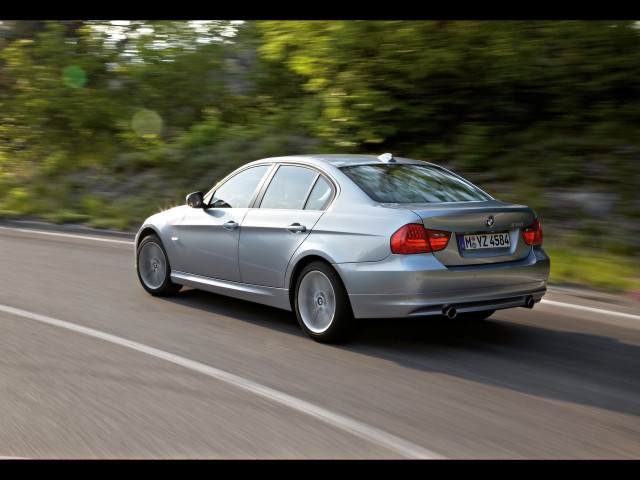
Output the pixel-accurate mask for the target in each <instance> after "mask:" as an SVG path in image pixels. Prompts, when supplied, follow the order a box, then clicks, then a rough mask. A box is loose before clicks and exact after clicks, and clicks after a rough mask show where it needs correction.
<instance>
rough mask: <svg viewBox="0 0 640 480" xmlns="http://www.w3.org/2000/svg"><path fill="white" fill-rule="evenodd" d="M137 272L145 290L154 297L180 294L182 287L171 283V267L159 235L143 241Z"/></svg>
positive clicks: (140, 247)
mask: <svg viewBox="0 0 640 480" xmlns="http://www.w3.org/2000/svg"><path fill="white" fill-rule="evenodd" d="M136 271H137V272H138V279H139V280H140V283H141V284H142V286H143V287H144V289H145V290H146V291H147V292H149V293H150V294H151V295H154V296H162V297H164V296H170V295H174V294H176V293H178V291H179V290H180V289H181V288H182V285H178V284H175V283H173V282H172V281H171V266H170V265H169V258H168V257H167V252H166V251H165V249H164V245H163V244H162V241H161V240H160V238H158V236H157V235H155V234H151V235H148V236H146V237H144V238H143V239H142V241H141V242H140V245H139V246H138V250H137V252H136Z"/></svg>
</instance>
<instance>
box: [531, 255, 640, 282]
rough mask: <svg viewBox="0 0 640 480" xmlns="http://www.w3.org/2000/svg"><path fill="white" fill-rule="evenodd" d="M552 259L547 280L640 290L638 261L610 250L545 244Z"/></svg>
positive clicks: (639, 266)
mask: <svg viewBox="0 0 640 480" xmlns="http://www.w3.org/2000/svg"><path fill="white" fill-rule="evenodd" d="M544 250H545V252H546V253H547V255H549V257H550V258H551V274H550V277H549V283H551V284H557V285H558V284H565V285H576V286H584V287H591V288H596V289H598V290H604V291H607V292H610V293H624V292H627V291H630V290H640V261H638V260H637V259H632V258H629V257H628V256H623V255H616V254H613V253H606V252H596V251H588V250H584V254H583V255H576V254H575V253H574V252H573V251H571V250H569V249H566V248H556V247H544Z"/></svg>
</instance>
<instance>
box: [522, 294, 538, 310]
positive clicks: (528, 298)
mask: <svg viewBox="0 0 640 480" xmlns="http://www.w3.org/2000/svg"><path fill="white" fill-rule="evenodd" d="M535 304H536V301H535V300H534V299H533V297H532V296H531V295H527V296H526V297H524V306H525V307H526V308H529V309H531V308H533V306H534V305H535Z"/></svg>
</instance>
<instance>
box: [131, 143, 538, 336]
mask: <svg viewBox="0 0 640 480" xmlns="http://www.w3.org/2000/svg"><path fill="white" fill-rule="evenodd" d="M135 265H136V270H137V273H138V278H139V280H140V283H141V284H142V287H143V288H144V289H145V290H146V291H147V292H149V293H150V294H151V295H158V296H162V295H172V294H176V293H177V292H178V291H179V290H180V289H181V288H182V287H183V286H187V287H192V288H197V289H201V290H205V291H209V292H214V293H217V294H222V295H228V296H232V297H236V298H240V299H243V300H247V301H251V302H257V303H260V304H264V305H269V306H273V307H277V308H281V309H284V310H289V311H292V312H295V315H296V317H297V320H298V322H299V324H300V327H301V328H302V330H303V331H304V332H305V333H306V335H308V336H309V337H311V338H312V339H314V340H316V341H318V342H342V341H345V340H347V339H349V338H350V337H351V336H352V335H353V334H354V333H355V331H356V324H357V323H356V322H358V321H362V320H361V319H370V318H408V317H416V316H420V317H428V316H433V315H440V316H442V315H444V316H445V317H448V318H451V319H453V318H455V317H456V316H459V317H462V318H469V319H485V318H487V317H488V316H490V315H491V314H493V313H494V311H495V310H498V309H506V308H513V307H526V308H532V307H533V306H534V304H535V303H536V302H539V301H540V299H541V298H542V296H543V295H544V294H545V292H546V288H547V280H548V277H549V268H550V260H549V258H548V257H547V255H546V254H545V252H544V250H543V249H542V228H541V226H540V220H539V219H538V218H537V216H536V214H535V212H534V211H533V210H532V209H531V208H529V207H527V206H523V205H516V204H511V203H504V202H501V201H499V200H496V199H494V198H492V197H491V196H490V195H489V194H487V193H486V192H484V191H482V190H481V189H480V188H478V187H476V186H475V185H473V184H472V183H470V182H469V181H467V180H465V179H463V178H461V177H460V176H458V175H456V174H454V173H453V172H451V171H449V170H447V169H445V168H442V167H440V166H438V165H434V164H432V163H427V162H424V161H419V160H411V159H406V158H395V157H394V156H393V155H391V154H383V155H380V156H379V157H376V156H367V155H300V156H284V157H277V158H267V159H263V160H257V161H254V162H251V163H249V164H247V165H244V166H242V167H240V168H238V169H237V170H236V171H234V172H233V173H231V174H230V175H228V176H227V177H226V178H224V179H223V180H222V181H220V182H219V183H218V184H216V185H215V186H213V188H211V190H210V191H209V192H207V193H202V192H194V193H191V194H189V195H188V196H187V198H186V205H183V206H178V207H174V208H171V209H168V210H166V211H163V212H160V213H157V214H155V215H153V216H151V217H149V218H148V219H147V220H146V221H145V222H144V224H143V225H142V226H141V228H140V230H139V231H138V233H137V235H136V240H135Z"/></svg>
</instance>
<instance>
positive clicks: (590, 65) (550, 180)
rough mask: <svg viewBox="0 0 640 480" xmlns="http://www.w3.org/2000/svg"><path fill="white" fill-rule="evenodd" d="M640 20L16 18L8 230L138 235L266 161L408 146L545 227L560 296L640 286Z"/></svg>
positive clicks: (4, 200)
mask: <svg viewBox="0 0 640 480" xmlns="http://www.w3.org/2000/svg"><path fill="white" fill-rule="evenodd" d="M638 78H640V30H639V29H638V25H637V24H636V22H633V21H409V20H405V21H382V20H375V21H354V20H351V21H339V20H333V21H320V20H318V21H247V22H235V21H211V22H188V21H132V22H109V21H60V20H56V21H46V20H39V21H27V20H14V21H3V22H1V23H0V219H2V218H5V219H16V218H23V219H24V218H26V219H38V220H42V221H47V222H54V223H76V224H81V225H86V226H89V227H94V228H104V229H118V230H135V229H136V228H137V226H138V225H139V224H140V222H141V221H142V220H143V219H144V218H145V217H146V216H148V215H150V214H152V213H154V212H157V211H159V210H161V209H165V208H168V207H171V206H174V205H177V204H180V203H182V202H184V198H185V195H186V194H187V193H189V192H191V191H195V190H203V191H206V190H208V189H209V188H210V187H211V186H212V185H213V183H214V182H215V181H216V180H217V179H219V178H221V177H222V176H224V175H225V174H226V173H228V172H230V171H231V170H233V169H234V168H235V167H237V166H239V165H241V164H243V163H245V162H247V161H250V160H254V159H257V158H263V157H268V156H277V155H288V154H297V153H300V154H303V153H335V152H346V153H371V154H376V155H378V154H381V153H384V152H393V153H394V154H395V155H397V156H403V157H412V158H418V159H423V160H427V161H433V162H435V163H439V164H441V165H443V166H446V167H448V168H450V169H452V170H453V171H455V172H457V173H460V174H461V175H463V176H465V177H467V178H469V179H470V180H471V181H473V182H474V183H476V184H477V185H479V186H481V187H482V188H484V189H485V190H486V191H487V192H488V193H490V194H492V195H494V196H495V197H497V198H499V199H502V200H505V201H513V202H518V203H524V204H527V205H530V206H532V207H533V208H534V209H535V210H536V212H537V213H538V215H539V217H540V218H541V221H542V225H543V231H544V235H545V243H544V246H545V249H546V250H547V251H548V253H550V256H551V258H552V272H551V281H552V283H559V284H571V285H583V286H590V287H594V288H598V289H603V290H606V291H610V292H615V293H624V292H634V291H640V273H639V272H640V268H639V267H640V253H639V251H640V195H639V194H638V191H639V190H640V188H639V187H640V140H639V139H640V83H639V82H638Z"/></svg>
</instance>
